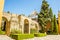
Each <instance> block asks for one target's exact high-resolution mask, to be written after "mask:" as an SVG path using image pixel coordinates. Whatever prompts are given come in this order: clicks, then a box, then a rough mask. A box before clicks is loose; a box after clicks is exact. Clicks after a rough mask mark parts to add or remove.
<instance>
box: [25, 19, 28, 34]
mask: <svg viewBox="0 0 60 40" xmlns="http://www.w3.org/2000/svg"><path fill="white" fill-rule="evenodd" d="M24 33H29V21H28V20H27V19H25V20H24Z"/></svg>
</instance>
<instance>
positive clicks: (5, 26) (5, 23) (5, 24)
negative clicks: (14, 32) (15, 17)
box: [1, 17, 10, 36]
mask: <svg viewBox="0 0 60 40" xmlns="http://www.w3.org/2000/svg"><path fill="white" fill-rule="evenodd" d="M1 26H2V27H1V29H2V31H4V32H5V33H6V35H8V36H9V34H10V22H9V21H8V20H7V18H5V17H2V25H1Z"/></svg>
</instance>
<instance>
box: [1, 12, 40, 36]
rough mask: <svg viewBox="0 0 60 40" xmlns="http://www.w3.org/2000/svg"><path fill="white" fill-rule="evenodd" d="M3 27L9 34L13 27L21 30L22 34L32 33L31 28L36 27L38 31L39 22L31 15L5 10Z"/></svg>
mask: <svg viewBox="0 0 60 40" xmlns="http://www.w3.org/2000/svg"><path fill="white" fill-rule="evenodd" d="M2 29H3V31H5V32H6V34H7V35H9V34H10V33H11V31H12V30H13V29H14V30H20V31H21V32H22V34H24V33H28V34H30V32H31V31H30V30H31V29H36V30H37V32H38V30H39V24H38V22H36V21H34V20H32V19H31V18H29V17H26V16H23V15H17V14H11V13H7V12H3V15H2Z"/></svg>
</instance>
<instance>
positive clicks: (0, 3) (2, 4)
mask: <svg viewBox="0 0 60 40" xmlns="http://www.w3.org/2000/svg"><path fill="white" fill-rule="evenodd" d="M3 7H4V0H0V27H1V20H2V12H3Z"/></svg>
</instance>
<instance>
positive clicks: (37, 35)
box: [34, 33, 47, 37]
mask: <svg viewBox="0 0 60 40" xmlns="http://www.w3.org/2000/svg"><path fill="white" fill-rule="evenodd" d="M46 35H47V34H45V33H36V34H34V36H35V37H44V36H46Z"/></svg>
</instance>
